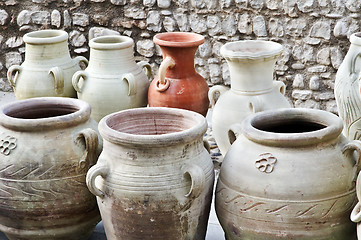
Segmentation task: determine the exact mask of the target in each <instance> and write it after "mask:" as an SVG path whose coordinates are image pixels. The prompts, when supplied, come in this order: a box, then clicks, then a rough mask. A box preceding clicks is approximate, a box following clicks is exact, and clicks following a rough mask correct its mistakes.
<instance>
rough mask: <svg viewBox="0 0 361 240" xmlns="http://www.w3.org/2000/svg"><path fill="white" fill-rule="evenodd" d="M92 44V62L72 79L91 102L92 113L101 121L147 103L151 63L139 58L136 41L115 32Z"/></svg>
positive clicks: (86, 99)
mask: <svg viewBox="0 0 361 240" xmlns="http://www.w3.org/2000/svg"><path fill="white" fill-rule="evenodd" d="M89 46H90V57H89V66H88V67H87V68H86V69H85V70H81V71H78V72H76V73H75V74H74V76H73V80H72V81H73V86H74V88H75V89H76V91H77V93H78V98H79V99H82V100H84V101H86V102H88V103H89V104H90V105H91V108H92V113H91V117H92V118H93V119H94V120H96V121H100V119H102V118H103V117H104V116H106V115H108V114H110V113H113V112H117V111H120V110H124V109H128V108H135V107H146V106H147V104H148V87H149V80H148V78H149V77H150V75H151V67H150V65H149V64H148V63H146V62H138V63H136V62H135V59H134V55H133V47H134V41H133V40H132V39H131V38H130V37H126V36H116V35H114V36H113V35H111V36H102V37H97V38H93V39H92V40H90V42H89ZM143 68H144V69H146V73H145V72H143V71H142V69H143ZM146 74H147V75H146Z"/></svg>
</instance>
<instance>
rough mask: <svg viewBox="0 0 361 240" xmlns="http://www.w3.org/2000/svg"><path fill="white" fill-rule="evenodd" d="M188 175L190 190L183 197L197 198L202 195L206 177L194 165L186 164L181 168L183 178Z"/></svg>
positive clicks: (200, 169)
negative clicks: (190, 183)
mask: <svg viewBox="0 0 361 240" xmlns="http://www.w3.org/2000/svg"><path fill="white" fill-rule="evenodd" d="M186 175H189V176H190V178H191V181H192V185H191V189H190V190H189V192H188V193H187V194H186V195H184V196H185V197H186V198H192V199H194V198H197V197H199V195H200V194H201V193H202V191H203V189H204V186H205V182H206V176H205V174H204V172H203V169H202V168H200V167H199V166H198V165H195V164H187V165H185V166H184V167H183V176H186Z"/></svg>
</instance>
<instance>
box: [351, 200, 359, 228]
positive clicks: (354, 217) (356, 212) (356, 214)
mask: <svg viewBox="0 0 361 240" xmlns="http://www.w3.org/2000/svg"><path fill="white" fill-rule="evenodd" d="M350 219H351V221H352V222H355V223H358V222H360V221H361V204H360V202H358V203H357V204H356V206H355V207H354V208H353V210H352V212H351V216H350Z"/></svg>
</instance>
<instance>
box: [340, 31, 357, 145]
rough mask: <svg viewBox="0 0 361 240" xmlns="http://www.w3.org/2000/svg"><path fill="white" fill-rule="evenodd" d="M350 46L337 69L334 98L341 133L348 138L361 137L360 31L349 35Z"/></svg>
mask: <svg viewBox="0 0 361 240" xmlns="http://www.w3.org/2000/svg"><path fill="white" fill-rule="evenodd" d="M350 42H351V45H350V48H349V50H348V52H347V54H346V56H345V58H344V60H343V62H342V64H341V65H340V67H339V68H338V70H337V73H336V79H335V90H334V91H335V99H336V103H337V108H338V115H339V116H340V118H341V119H342V120H343V125H344V129H343V133H344V134H345V136H346V137H347V138H349V139H350V140H353V139H356V140H360V139H361V131H360V129H361V109H360V106H361V97H360V87H359V78H360V77H359V74H360V70H361V67H360V66H361V65H360V63H361V62H360V56H361V32H359V33H354V34H352V35H351V36H350Z"/></svg>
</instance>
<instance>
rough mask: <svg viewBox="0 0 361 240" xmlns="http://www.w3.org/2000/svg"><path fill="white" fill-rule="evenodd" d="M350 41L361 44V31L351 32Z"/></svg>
mask: <svg viewBox="0 0 361 240" xmlns="http://www.w3.org/2000/svg"><path fill="white" fill-rule="evenodd" d="M350 42H351V43H352V44H356V45H361V32H356V33H353V34H351V36H350Z"/></svg>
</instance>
